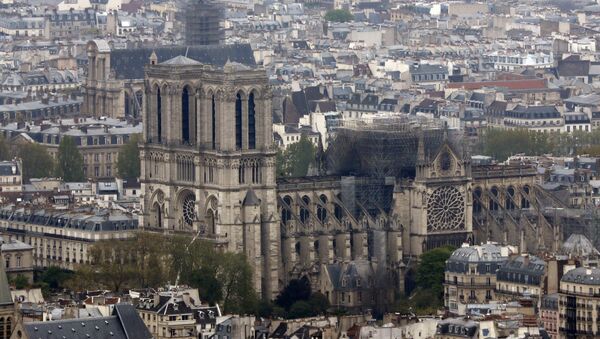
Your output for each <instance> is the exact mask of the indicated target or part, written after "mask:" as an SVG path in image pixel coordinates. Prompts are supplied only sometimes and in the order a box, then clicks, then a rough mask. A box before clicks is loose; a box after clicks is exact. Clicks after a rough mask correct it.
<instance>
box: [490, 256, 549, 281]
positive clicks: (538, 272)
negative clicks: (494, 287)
mask: <svg viewBox="0 0 600 339" xmlns="http://www.w3.org/2000/svg"><path fill="white" fill-rule="evenodd" d="M545 271H546V262H545V261H544V260H542V259H540V258H538V257H536V256H533V255H527V254H526V255H519V256H513V257H511V258H509V259H508V260H507V261H506V262H505V263H504V265H502V266H501V267H500V268H499V269H498V272H497V273H496V279H497V280H498V281H510V282H517V283H521V284H529V285H539V284H540V283H541V281H542V278H543V276H544V273H545Z"/></svg>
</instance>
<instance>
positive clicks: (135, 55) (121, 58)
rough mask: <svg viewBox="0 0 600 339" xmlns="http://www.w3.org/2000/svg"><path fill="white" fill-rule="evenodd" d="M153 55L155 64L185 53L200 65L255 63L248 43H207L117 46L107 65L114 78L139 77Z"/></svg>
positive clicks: (251, 64)
mask: <svg viewBox="0 0 600 339" xmlns="http://www.w3.org/2000/svg"><path fill="white" fill-rule="evenodd" d="M153 52H154V53H155V54H156V58H157V61H158V63H161V62H164V61H167V60H169V59H173V58H175V57H177V56H181V55H183V56H185V57H186V58H188V59H192V60H195V61H198V62H200V63H202V64H208V65H213V66H217V67H223V66H224V65H225V64H226V63H227V61H230V62H237V63H240V64H244V65H247V66H256V60H254V53H253V51H252V48H251V47H250V45H249V44H236V45H217V46H215V45H211V46H165V47H157V48H134V49H131V48H129V49H117V50H112V51H111V52H110V68H111V69H113V70H114V71H115V75H116V77H117V79H143V78H144V65H147V64H148V63H149V61H150V55H152V53H153Z"/></svg>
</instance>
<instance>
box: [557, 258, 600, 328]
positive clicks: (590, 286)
mask: <svg viewBox="0 0 600 339" xmlns="http://www.w3.org/2000/svg"><path fill="white" fill-rule="evenodd" d="M558 313H559V335H560V337H561V338H598V336H600V269H598V268H586V267H578V268H575V269H572V270H570V271H568V272H567V273H565V274H564V275H563V277H562V279H561V280H560V292H559V302H558Z"/></svg>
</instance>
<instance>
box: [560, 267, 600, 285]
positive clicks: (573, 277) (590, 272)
mask: <svg viewBox="0 0 600 339" xmlns="http://www.w3.org/2000/svg"><path fill="white" fill-rule="evenodd" d="M560 281H561V282H572V283H577V284H583V285H600V268H587V267H578V268H575V269H572V270H570V271H569V272H567V273H565V275H563V277H562V278H561V279H560Z"/></svg>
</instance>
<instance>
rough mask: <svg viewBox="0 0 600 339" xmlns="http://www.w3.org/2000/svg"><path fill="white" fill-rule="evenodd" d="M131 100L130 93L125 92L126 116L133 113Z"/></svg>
mask: <svg viewBox="0 0 600 339" xmlns="http://www.w3.org/2000/svg"><path fill="white" fill-rule="evenodd" d="M130 101H131V98H129V93H127V92H125V102H124V104H125V116H129V115H131V107H130Z"/></svg>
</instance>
